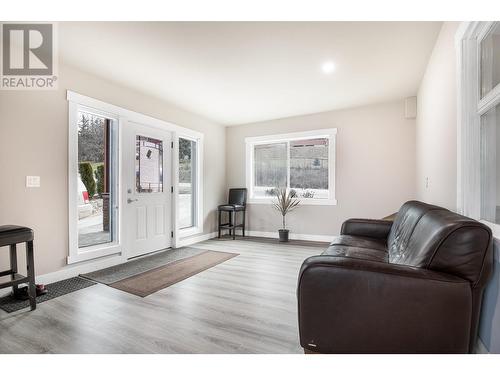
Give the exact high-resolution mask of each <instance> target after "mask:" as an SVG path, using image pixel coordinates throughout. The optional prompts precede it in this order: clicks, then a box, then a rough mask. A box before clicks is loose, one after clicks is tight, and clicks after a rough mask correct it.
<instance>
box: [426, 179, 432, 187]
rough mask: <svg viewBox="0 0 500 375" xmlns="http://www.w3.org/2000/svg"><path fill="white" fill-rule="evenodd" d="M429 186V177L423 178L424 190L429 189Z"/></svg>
mask: <svg viewBox="0 0 500 375" xmlns="http://www.w3.org/2000/svg"><path fill="white" fill-rule="evenodd" d="M430 184H431V183H430V181H429V177H426V178H425V188H426V189H429V186H430Z"/></svg>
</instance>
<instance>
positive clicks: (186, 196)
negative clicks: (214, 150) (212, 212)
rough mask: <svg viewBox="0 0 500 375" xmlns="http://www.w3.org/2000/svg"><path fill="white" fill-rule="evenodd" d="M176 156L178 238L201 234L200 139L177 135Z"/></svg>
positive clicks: (201, 176)
mask: <svg viewBox="0 0 500 375" xmlns="http://www.w3.org/2000/svg"><path fill="white" fill-rule="evenodd" d="M176 153H177V165H178V168H177V170H178V175H177V200H176V201H177V209H176V210H177V229H178V233H179V237H180V238H185V237H188V236H192V235H194V234H198V233H202V232H203V201H202V198H203V159H202V157H203V136H202V135H201V134H198V135H197V136H193V135H191V134H189V133H185V132H180V133H178V134H177V140H176Z"/></svg>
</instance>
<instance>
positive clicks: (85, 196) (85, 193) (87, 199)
mask: <svg viewBox="0 0 500 375" xmlns="http://www.w3.org/2000/svg"><path fill="white" fill-rule="evenodd" d="M82 195H83V201H84V202H85V203H89V193H88V191H82Z"/></svg>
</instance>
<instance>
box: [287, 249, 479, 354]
mask: <svg viewBox="0 0 500 375" xmlns="http://www.w3.org/2000/svg"><path fill="white" fill-rule="evenodd" d="M297 298H298V311H299V333H300V344H301V345H302V347H303V348H304V349H307V350H310V351H315V352H320V353H466V352H468V349H469V327H470V321H471V310H472V297H471V286H470V283H469V282H468V281H467V280H464V279H461V278H458V277H456V276H452V275H448V274H443V273H439V272H434V271H431V270H426V269H421V268H415V267H407V266H402V265H394V264H389V263H383V262H376V261H368V260H361V259H353V258H346V257H334V256H313V257H310V258H308V259H307V260H306V261H305V262H304V263H303V265H302V268H301V270H300V274H299V282H298V288H297Z"/></svg>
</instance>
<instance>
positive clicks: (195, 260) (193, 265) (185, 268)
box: [109, 250, 239, 297]
mask: <svg viewBox="0 0 500 375" xmlns="http://www.w3.org/2000/svg"><path fill="white" fill-rule="evenodd" d="M237 255H239V254H235V253H225V252H222V251H211V250H208V251H205V252H203V253H201V254H198V255H193V256H191V257H189V258H185V259H179V260H177V261H175V262H172V263H169V264H167V265H165V266H162V267H158V268H155V269H153V270H150V271H146V272H144V273H141V274H139V275H136V276H132V277H129V278H127V279H124V280H120V281H117V282H116V283H113V284H109V286H110V287H113V288H116V289H120V290H123V291H124V292H128V293H131V294H135V295H136V296H139V297H146V296H148V295H150V294H151V293H154V292H157V291H158V290H160V289H163V288H166V287H168V286H170V285H173V284H175V283H178V282H179V281H182V280H184V279H187V278H188V277H191V276H193V275H196V274H197V273H200V272H202V271H205V270H207V269H209V268H211V267H213V266H216V265H217V264H219V263H222V262H225V261H226V260H229V259H231V258H234V257H235V256H237Z"/></svg>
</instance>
